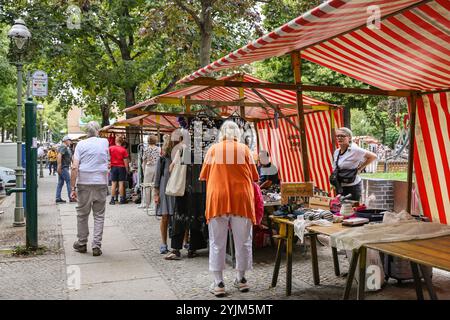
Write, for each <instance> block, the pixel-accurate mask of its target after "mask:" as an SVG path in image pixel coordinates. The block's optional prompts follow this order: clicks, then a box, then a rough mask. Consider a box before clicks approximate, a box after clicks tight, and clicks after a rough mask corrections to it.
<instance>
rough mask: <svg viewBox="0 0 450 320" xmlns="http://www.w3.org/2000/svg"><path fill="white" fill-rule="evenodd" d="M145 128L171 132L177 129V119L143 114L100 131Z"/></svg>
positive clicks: (168, 116) (162, 115)
mask: <svg viewBox="0 0 450 320" xmlns="http://www.w3.org/2000/svg"><path fill="white" fill-rule="evenodd" d="M129 126H134V127H139V126H142V127H145V128H147V129H155V130H156V129H158V128H159V129H160V130H161V131H173V130H175V129H176V128H178V122H177V117H175V116H172V115H165V114H145V115H140V116H137V117H133V118H129V119H125V120H120V121H116V122H115V123H113V124H112V125H109V126H106V127H103V128H102V130H101V131H104V132H107V131H113V130H114V129H117V128H119V127H129Z"/></svg>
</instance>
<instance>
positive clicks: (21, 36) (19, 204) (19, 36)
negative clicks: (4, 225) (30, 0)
mask: <svg viewBox="0 0 450 320" xmlns="http://www.w3.org/2000/svg"><path fill="white" fill-rule="evenodd" d="M8 37H9V38H10V39H11V42H12V44H13V47H14V46H15V49H16V51H17V58H18V59H17V62H16V67H17V168H16V187H17V188H23V173H24V170H23V168H22V66H23V64H22V61H21V60H22V59H21V58H22V55H23V53H24V52H25V49H26V45H27V43H28V41H29V39H30V38H31V33H30V31H29V30H28V28H27V27H26V25H25V22H24V21H23V20H22V19H17V20H15V21H14V25H13V26H12V28H11V29H10V30H9V31H8ZM24 224H25V221H24V208H23V201H22V195H21V194H20V193H16V207H15V208H14V223H13V225H14V226H16V227H19V226H23V225H24Z"/></svg>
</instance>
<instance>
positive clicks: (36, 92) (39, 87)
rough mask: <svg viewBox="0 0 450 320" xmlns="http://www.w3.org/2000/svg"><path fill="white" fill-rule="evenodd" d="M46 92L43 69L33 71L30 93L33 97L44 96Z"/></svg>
mask: <svg viewBox="0 0 450 320" xmlns="http://www.w3.org/2000/svg"><path fill="white" fill-rule="evenodd" d="M47 94H48V77H47V74H46V73H45V72H44V71H40V70H38V71H35V72H34V73H33V84H32V95H33V96H34V97H45V96H47Z"/></svg>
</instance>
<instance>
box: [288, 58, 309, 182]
mask: <svg viewBox="0 0 450 320" xmlns="http://www.w3.org/2000/svg"><path fill="white" fill-rule="evenodd" d="M291 63H292V69H293V71H294V81H295V84H296V85H300V87H298V89H297V113H298V120H299V126H300V138H301V145H302V164H303V176H304V180H305V182H309V181H310V175H309V164H308V146H307V144H306V130H305V127H306V126H305V114H304V110H303V92H302V90H301V84H302V72H301V69H302V59H301V55H300V52H299V51H295V52H293V53H292V54H291Z"/></svg>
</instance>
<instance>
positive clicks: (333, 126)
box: [330, 110, 336, 154]
mask: <svg viewBox="0 0 450 320" xmlns="http://www.w3.org/2000/svg"><path fill="white" fill-rule="evenodd" d="M330 125H331V126H330V128H331V132H330V133H331V149H332V151H333V154H334V150H335V149H336V118H335V117H334V110H330Z"/></svg>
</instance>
